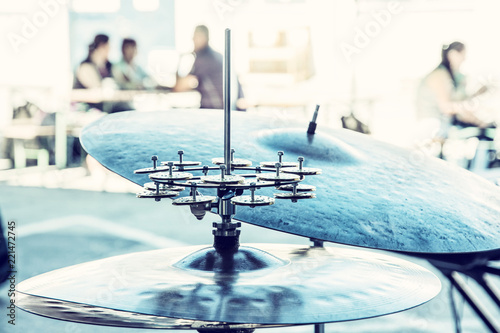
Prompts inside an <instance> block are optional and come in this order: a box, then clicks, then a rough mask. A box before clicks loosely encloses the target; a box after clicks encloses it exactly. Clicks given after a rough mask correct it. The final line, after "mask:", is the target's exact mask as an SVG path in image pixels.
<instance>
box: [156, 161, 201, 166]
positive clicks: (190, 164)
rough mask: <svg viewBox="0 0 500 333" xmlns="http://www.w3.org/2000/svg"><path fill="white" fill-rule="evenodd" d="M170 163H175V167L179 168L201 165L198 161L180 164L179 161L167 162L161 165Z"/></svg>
mask: <svg viewBox="0 0 500 333" xmlns="http://www.w3.org/2000/svg"><path fill="white" fill-rule="evenodd" d="M169 162H172V163H174V165H175V166H179V167H186V166H197V165H201V162H197V161H182V162H179V161H166V162H161V164H162V165H167V164H168V163H169Z"/></svg>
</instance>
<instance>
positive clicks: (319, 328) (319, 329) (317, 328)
mask: <svg viewBox="0 0 500 333" xmlns="http://www.w3.org/2000/svg"><path fill="white" fill-rule="evenodd" d="M314 333H325V324H314Z"/></svg>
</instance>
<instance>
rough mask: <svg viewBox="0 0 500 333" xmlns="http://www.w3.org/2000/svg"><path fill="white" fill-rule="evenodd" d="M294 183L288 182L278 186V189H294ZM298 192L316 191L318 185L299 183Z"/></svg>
mask: <svg viewBox="0 0 500 333" xmlns="http://www.w3.org/2000/svg"><path fill="white" fill-rule="evenodd" d="M293 185H294V184H288V185H281V186H278V187H277V188H276V189H277V190H279V191H290V192H292V191H293ZM296 191H297V192H312V191H316V186H313V185H307V184H297V187H296Z"/></svg>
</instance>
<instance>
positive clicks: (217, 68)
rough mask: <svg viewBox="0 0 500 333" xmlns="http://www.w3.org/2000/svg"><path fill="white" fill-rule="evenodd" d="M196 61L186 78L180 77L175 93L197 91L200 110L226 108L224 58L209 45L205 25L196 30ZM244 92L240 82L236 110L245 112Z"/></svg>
mask: <svg viewBox="0 0 500 333" xmlns="http://www.w3.org/2000/svg"><path fill="white" fill-rule="evenodd" d="M193 44H194V54H195V57H196V58H195V61H194V64H193V67H192V69H191V72H190V73H189V75H187V76H186V77H178V78H177V83H176V85H175V87H174V91H188V90H191V89H195V90H197V91H198V92H199V93H200V95H201V102H200V108H202V109H222V108H224V96H223V58H222V54H220V53H218V52H216V51H215V50H214V49H212V47H211V46H210V45H209V31H208V28H207V27H206V26H204V25H199V26H197V27H196V28H195V31H194V35H193ZM244 104H245V103H244V100H243V91H242V89H241V86H240V84H239V82H238V93H237V101H236V108H237V109H238V110H245V109H246V106H245V105H244Z"/></svg>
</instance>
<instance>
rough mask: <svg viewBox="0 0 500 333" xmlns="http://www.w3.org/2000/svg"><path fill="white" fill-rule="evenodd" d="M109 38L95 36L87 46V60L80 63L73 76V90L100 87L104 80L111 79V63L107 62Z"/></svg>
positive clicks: (102, 35)
mask: <svg viewBox="0 0 500 333" xmlns="http://www.w3.org/2000/svg"><path fill="white" fill-rule="evenodd" d="M108 54H109V37H108V36H107V35H104V34H99V35H96V36H95V38H94V41H93V42H92V43H90V45H89V52H88V55H87V58H85V60H83V61H82V62H81V63H80V66H79V67H78V69H77V70H76V75H75V84H74V87H73V88H75V89H91V88H99V87H101V84H102V81H103V80H104V79H105V78H108V77H111V63H110V62H109V60H108Z"/></svg>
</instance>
